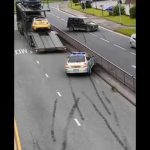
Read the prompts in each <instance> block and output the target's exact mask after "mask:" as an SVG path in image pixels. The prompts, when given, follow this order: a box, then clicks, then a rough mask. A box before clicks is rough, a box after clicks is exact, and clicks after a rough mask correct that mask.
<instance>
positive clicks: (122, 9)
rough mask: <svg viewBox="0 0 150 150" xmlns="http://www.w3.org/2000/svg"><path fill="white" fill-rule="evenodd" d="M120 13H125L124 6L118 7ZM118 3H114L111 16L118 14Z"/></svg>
mask: <svg viewBox="0 0 150 150" xmlns="http://www.w3.org/2000/svg"><path fill="white" fill-rule="evenodd" d="M120 11H121V15H125V7H124V6H121V7H120ZM119 15H120V14H119V5H116V6H115V7H114V9H113V16H119Z"/></svg>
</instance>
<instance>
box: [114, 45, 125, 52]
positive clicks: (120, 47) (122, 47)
mask: <svg viewBox="0 0 150 150" xmlns="http://www.w3.org/2000/svg"><path fill="white" fill-rule="evenodd" d="M113 45H114V46H116V47H119V48H121V49H123V50H125V51H126V49H125V48H123V47H121V46H119V45H117V44H113Z"/></svg>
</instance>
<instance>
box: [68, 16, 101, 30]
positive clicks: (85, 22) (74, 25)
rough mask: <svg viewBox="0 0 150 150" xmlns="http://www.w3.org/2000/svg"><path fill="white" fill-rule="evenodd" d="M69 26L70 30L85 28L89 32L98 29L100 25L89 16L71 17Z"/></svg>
mask: <svg viewBox="0 0 150 150" xmlns="http://www.w3.org/2000/svg"><path fill="white" fill-rule="evenodd" d="M67 28H69V31H74V30H84V31H87V32H89V31H96V30H98V25H97V24H96V23H94V22H92V21H91V20H90V19H89V18H87V17H69V18H68V21H67Z"/></svg>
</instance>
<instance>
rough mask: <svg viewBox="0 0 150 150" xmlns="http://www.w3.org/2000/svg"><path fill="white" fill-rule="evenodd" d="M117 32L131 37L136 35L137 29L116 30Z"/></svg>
mask: <svg viewBox="0 0 150 150" xmlns="http://www.w3.org/2000/svg"><path fill="white" fill-rule="evenodd" d="M115 31H117V32H120V33H122V34H125V35H127V36H131V35H132V34H133V33H136V28H131V29H130V28H125V29H118V30H115Z"/></svg>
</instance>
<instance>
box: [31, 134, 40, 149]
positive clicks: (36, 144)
mask: <svg viewBox="0 0 150 150" xmlns="http://www.w3.org/2000/svg"><path fill="white" fill-rule="evenodd" d="M30 134H31V137H32V145H33V149H37V150H42V149H41V147H40V145H39V142H38V140H37V139H35V138H34V137H33V135H32V132H31V131H30Z"/></svg>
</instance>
